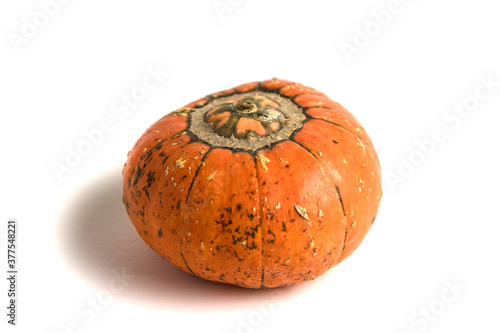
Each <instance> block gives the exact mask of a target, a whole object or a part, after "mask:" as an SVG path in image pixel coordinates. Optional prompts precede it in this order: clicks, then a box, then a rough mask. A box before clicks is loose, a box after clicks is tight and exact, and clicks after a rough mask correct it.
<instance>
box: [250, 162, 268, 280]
mask: <svg viewBox="0 0 500 333" xmlns="http://www.w3.org/2000/svg"><path fill="white" fill-rule="evenodd" d="M252 157H253V163H254V167H255V174H256V178H257V191H258V193H257V196H256V197H257V207H259V209H258V211H259V224H258V227H259V229H260V269H261V278H260V280H261V281H260V289H263V288H265V286H264V276H265V271H264V233H263V232H262V211H261V208H260V207H261V204H260V203H261V201H262V200H261V198H260V196H261V193H262V191H261V190H260V187H261V186H262V185H261V181H260V174H259V168H257V153H255V154H252Z"/></svg>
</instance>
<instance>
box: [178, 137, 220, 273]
mask: <svg viewBox="0 0 500 333" xmlns="http://www.w3.org/2000/svg"><path fill="white" fill-rule="evenodd" d="M212 148H213V147H211V146H210V148H209V149H208V150H207V152H206V153H205V155H203V157H202V158H201V159H200V165H198V168H197V169H196V171H195V173H194V176H193V180H192V181H191V184H189V189H188V192H187V195H186V201H185V202H184V210H183V213H184V217H183V218H182V227H181V237H180V238H181V244H180V248H181V257H182V259H184V264H186V267H187V269H188V270H189V271H190V272H191V273H192V274H193V275H196V274H195V273H194V272H193V271H192V270H191V268H190V267H189V265H188V263H187V260H186V258H185V257H184V250H183V248H184V246H183V245H184V242H183V239H184V237H185V236H184V232H185V222H184V219H185V216H186V215H185V212H186V211H187V208H188V205H187V203H188V200H189V196H190V194H191V189H192V188H193V184H194V183H195V181H196V178H197V177H198V173H199V172H200V169H201V167H202V166H203V165H204V162H205V160H206V159H207V156H208V154H209V153H210V152H211V151H212Z"/></svg>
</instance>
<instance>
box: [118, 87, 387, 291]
mask: <svg viewBox="0 0 500 333" xmlns="http://www.w3.org/2000/svg"><path fill="white" fill-rule="evenodd" d="M381 196H382V189H381V171H380V163H379V160H378V157H377V154H376V152H375V149H374V147H373V144H372V142H371V140H370V138H369V137H368V135H367V134H366V132H365V130H364V129H363V127H362V126H361V125H360V124H359V123H358V121H357V120H356V119H355V118H354V117H353V116H352V115H351V114H350V113H349V112H348V111H347V110H346V109H344V108H343V107H342V106H341V105H340V104H338V103H336V102H333V101H332V100H330V99H329V98H328V97H326V96H325V95H324V94H323V93H320V92H318V91H316V90H315V89H313V88H309V87H306V86H303V85H301V84H298V83H294V82H290V81H285V80H280V79H276V78H274V79H272V80H267V81H263V82H252V83H247V84H243V85H240V86H238V87H236V88H233V89H228V90H224V91H221V92H218V93H215V94H211V95H208V96H207V97H204V98H202V99H200V100H197V101H194V102H192V103H190V104H188V105H186V106H185V107H183V108H181V109H179V110H176V111H174V112H172V113H169V114H167V115H166V116H164V117H163V118H161V119H160V120H158V121H157V122H156V123H155V124H153V125H152V126H151V127H150V128H149V129H148V130H147V131H146V132H145V133H144V134H143V135H142V136H141V137H140V139H139V140H138V141H137V142H136V144H135V145H134V147H133V148H132V150H131V151H130V152H129V154H128V159H127V162H126V163H125V166H124V170H123V202H124V204H125V207H126V209H127V213H128V215H129V217H130V219H131V221H132V223H133V224H134V226H135V228H136V229H137V231H138V233H139V234H140V236H141V237H142V239H143V240H144V241H145V242H146V243H147V244H149V246H150V247H151V248H152V249H153V250H154V251H156V252H157V253H158V254H160V255H161V256H162V257H163V258H165V259H167V260H168V261H170V262H171V263H172V264H173V265H175V266H176V267H178V268H179V269H181V270H183V271H185V272H187V273H190V274H194V275H196V276H199V277H201V278H204V279H207V280H212V281H218V282H223V283H229V284H234V285H238V286H242V287H246V288H255V289H259V288H273V287H280V286H287V285H293V284H297V283H300V282H303V281H308V280H313V279H314V278H316V277H318V276H320V275H321V274H323V273H325V272H326V271H327V270H328V269H329V268H331V267H333V266H335V265H337V264H338V263H340V262H341V261H342V260H344V259H345V258H347V257H348V256H349V255H351V254H352V253H353V251H354V250H355V249H356V248H357V247H358V246H359V245H360V243H361V241H362V240H363V238H364V237H365V235H366V233H367V232H368V230H370V228H371V226H372V224H373V221H374V220H375V216H376V214H377V211H378V207H379V203H380V198H381Z"/></svg>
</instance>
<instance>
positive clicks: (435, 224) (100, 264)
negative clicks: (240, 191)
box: [0, 0, 500, 333]
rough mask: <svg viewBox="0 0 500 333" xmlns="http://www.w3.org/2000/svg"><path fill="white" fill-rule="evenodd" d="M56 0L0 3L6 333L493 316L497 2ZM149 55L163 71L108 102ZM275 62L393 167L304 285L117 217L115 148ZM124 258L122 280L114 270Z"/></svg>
mask: <svg viewBox="0 0 500 333" xmlns="http://www.w3.org/2000/svg"><path fill="white" fill-rule="evenodd" d="M48 2H50V1H49V0H42V1H41V2H38V1H34V0H33V1H31V0H30V1H15V2H14V1H2V4H1V5H0V29H1V42H0V52H1V53H0V57H1V61H0V97H1V98H0V110H1V114H2V120H1V121H0V126H1V128H0V133H1V134H0V135H1V140H0V142H1V147H2V149H1V151H2V162H1V172H0V177H1V178H0V184H1V190H0V196H1V201H0V209H1V211H0V218H1V220H2V224H1V225H2V227H1V236H2V238H1V241H2V244H1V252H2V254H0V258H2V264H1V266H2V267H3V268H2V270H3V271H4V272H5V270H6V268H5V264H6V263H5V261H6V260H5V258H6V228H5V224H6V221H7V219H8V218H17V219H18V221H19V228H18V247H19V250H18V267H19V272H20V274H19V280H18V325H17V326H16V327H11V325H7V323H6V321H7V317H6V315H5V314H6V312H7V310H6V309H5V307H6V304H7V301H8V300H7V295H6V294H7V284H6V279H5V278H2V279H1V280H2V281H3V282H2V283H1V284H0V285H1V288H2V289H1V290H0V295H1V296H0V304H1V308H2V309H3V310H1V311H0V312H1V313H0V318H2V319H1V324H0V325H1V327H2V329H1V330H2V332H5V330H4V328H5V327H7V328H8V332H54V333H60V332H120V331H132V330H136V331H138V330H141V331H146V332H288V331H291V332H394V333H401V332H407V333H413V332H473V331H474V332H499V330H500V323H499V321H498V313H499V311H500V305H499V304H500V303H499V302H498V300H499V297H500V287H499V284H498V281H500V273H499V269H498V263H499V261H498V254H499V253H500V251H499V250H500V243H499V242H498V237H499V236H498V235H499V232H500V227H499V222H500V218H499V214H498V206H499V204H500V203H499V199H500V196H499V194H498V187H499V185H500V180H499V177H498V170H499V169H500V168H499V167H500V162H499V158H498V154H499V146H498V140H499V135H498V123H499V121H500V116H499V109H500V86H499V83H498V82H500V40H499V37H498V32H499V31H500V20H499V19H498V12H499V11H498V8H495V6H494V4H495V2H494V1H491V0H475V1H451V0H449V1H429V0H420V1H417V0H414V1H410V0H401V1H400V2H399V6H396V7H395V8H396V10H394V8H393V7H392V5H390V1H387V0H385V1H381V0H377V1H367V0H363V1H347V0H342V1H307V2H306V1H289V0H288V1H264V0H238V1H237V0H232V1H230V0H221V1H219V2H218V3H219V6H223V5H224V4H226V6H229V7H226V11H224V12H221V11H219V12H218V11H217V9H216V8H215V7H214V1H213V0H204V1H201V0H199V1H164V0H163V1H160V0H157V1H153V0H151V1H109V0H100V1H95V0H91V1H76V0H74V1H67V3H66V4H62V0H61V4H59V5H58V8H57V9H56V8H55V7H53V6H52V7H50V8H51V10H52V12H53V13H52V16H51V17H49V19H48V20H47V21H46V22H44V15H45V14H43V11H42V7H41V5H40V3H42V4H43V3H48ZM52 3H54V2H53V1H52ZM215 3H217V2H215ZM220 3H222V5H220ZM220 8H222V7H220ZM387 8H390V9H392V10H393V14H391V16H390V18H388V17H387V15H386V16H384V15H379V20H382V21H380V22H381V23H377V20H376V19H375V16H377V15H374V14H373V12H375V13H381V11H382V13H385V12H383V10H387ZM221 10H222V9H221ZM40 13H42V14H40ZM45 16H46V15H45ZM27 22H28V23H27ZM29 22H31V23H33V22H35V23H36V24H37V25H38V26H39V27H38V28H37V27H36V26H35V29H36V30H33V29H31V30H30V29H29V27H27V25H29V24H30V23H29ZM365 29H368V33H369V35H370V36H368V37H363V36H362V35H361V33H360V32H359V31H363V30H365ZM23 33H24V35H23ZM23 38H24V39H23ZM20 40H21V41H22V42H20ZM16 41H17V43H16ZM347 44H349V45H351V47H356V48H357V49H356V53H354V54H351V55H350V56H349V55H347V56H346V54H345V53H344V52H343V51H342V47H344V48H346V47H348V46H346V45H347ZM351 50H352V49H351ZM146 68H152V69H155V68H159V69H160V70H161V71H164V72H168V75H167V76H166V77H164V78H163V81H162V82H161V84H159V85H158V87H157V88H156V89H154V90H153V91H150V92H148V94H147V97H146V98H145V99H144V100H143V101H141V102H140V103H138V105H137V106H136V107H135V108H130V109H129V111H130V112H128V113H127V114H126V113H125V111H122V112H119V113H117V112H115V111H116V108H114V107H113V106H115V107H116V105H117V104H115V103H118V102H120V99H121V96H122V95H123V94H130V93H131V91H132V90H133V89H137V86H140V85H141V83H142V80H143V78H144V77H145V76H146V75H147V73H148V72H147V69H146ZM272 77H279V78H282V79H287V80H292V81H297V82H301V83H303V84H305V85H308V86H312V87H315V88H316V89H318V90H320V91H323V92H325V93H326V94H327V95H328V96H329V97H331V98H332V99H333V100H335V101H338V102H340V103H341V104H343V105H344V106H345V107H346V108H347V109H348V110H350V111H351V112H352V113H353V114H354V115H355V116H356V118H357V119H358V120H359V121H360V122H361V123H362V124H363V125H364V127H365V129H366V130H367V131H368V133H369V135H370V136H371V138H372V140H373V142H374V144H375V146H376V148H377V151H378V153H379V156H380V160H381V164H382V168H383V173H384V177H385V178H384V197H383V200H382V204H381V207H380V211H379V215H378V217H377V220H376V222H375V224H374V227H373V228H372V230H371V231H370V233H369V234H368V236H367V237H366V239H365V241H364V242H363V244H362V245H361V246H360V248H359V249H358V250H357V251H356V252H355V253H354V254H353V255H352V256H351V257H350V258H348V259H347V260H346V261H344V262H343V263H342V264H340V265H338V266H337V267H335V268H334V269H332V270H330V271H329V272H328V273H326V274H324V275H323V276H321V277H319V278H317V280H315V281H313V282H308V283H305V284H302V285H299V286H296V287H291V288H281V289H277V290H260V291H259V290H246V289H242V288H238V287H233V286H227V285H222V284H217V283H212V282H206V281H203V280H201V279H198V278H196V277H193V276H190V275H187V274H185V273H183V272H180V271H178V270H177V269H176V268H173V266H171V265H170V264H169V263H168V262H166V261H164V260H162V259H161V258H159V256H158V255H156V254H155V253H154V252H153V251H151V250H150V249H149V248H148V246H147V245H145V244H144V243H143V242H142V241H141V239H140V238H139V236H138V235H137V233H136V231H135V229H134V228H133V226H132V224H131V223H130V222H129V220H128V218H127V216H126V213H125V209H124V208H123V206H122V203H121V200H120V199H121V168H122V166H123V163H124V162H125V159H126V154H127V152H128V150H129V149H130V148H131V147H132V145H133V144H134V142H135V141H136V140H137V138H138V137H139V136H140V135H141V134H142V133H143V132H144V130H145V129H146V128H147V127H148V126H149V125H151V124H152V123H153V122H154V121H156V120H157V119H159V118H160V117H161V116H162V115H164V114H166V113H167V112H170V111H172V110H174V109H177V108H179V107H182V106H184V105H185V104H187V103H188V102H191V101H192V100H195V99H197V98H200V97H202V96H204V95H206V94H209V93H212V92H215V91H218V90H221V89H226V88H230V87H233V86H235V85H238V84H241V83H244V82H250V81H256V80H265V79H270V78H272ZM488 79H489V80H491V81H493V83H494V84H492V85H491V86H489V87H487V86H485V85H484V84H483V83H481V80H488ZM488 88H489V89H490V90H488ZM477 93H479V94H480V95H479V96H480V97H481V98H480V99H479V98H477V96H476V94H477ZM117 101H118V102H117ZM464 103H465V104H466V108H467V109H469V110H470V112H469V111H467V110H466V109H464V110H465V112H464V113H463V116H460V115H459V114H458V113H456V112H455V111H453V110H454V109H453V108H454V106H458V107H460V106H462V108H464V106H463V104H464ZM475 103H476V104H475ZM455 110H457V109H455ZM103 119H109V121H110V122H111V124H112V127H111V129H110V130H109V131H108V133H106V134H104V136H103V138H102V140H101V141H100V142H98V143H97V144H95V145H93V146H92V148H91V151H90V153H89V154H88V155H87V156H84V157H83V158H82V159H81V161H77V162H78V163H76V162H75V163H76V164H77V165H76V166H75V167H72V168H71V172H66V173H64V174H63V175H62V177H61V178H62V179H61V180H60V179H58V176H57V174H56V172H55V171H54V164H55V163H62V164H65V163H66V162H65V160H66V158H67V156H68V151H69V150H68V149H77V147H78V145H82V144H83V143H82V142H84V141H85V140H86V137H85V135H84V132H85V131H87V132H88V131H92V130H94V129H96V128H98V127H99V124H100V123H101V122H102V121H103ZM435 131H438V132H439V131H440V132H441V140H440V142H437V143H433V144H431V143H429V140H430V139H431V138H432V133H433V132H435ZM416 142H425V143H426V145H425V146H424V148H419V145H417V143H416ZM422 149H423V150H425V153H426V154H425V155H424V152H423V151H422ZM403 161H407V162H403ZM408 161H412V162H408ZM397 177H399V178H397ZM123 269H125V270H126V272H127V275H128V280H125V282H124V283H122V285H121V287H120V286H119V287H120V288H117V287H116V284H115V288H110V283H114V282H116V281H115V280H113V279H115V277H114V276H115V275H113V274H116V272H121V271H122V270H123ZM113 271H114V272H115V273H113ZM3 274H4V273H2V276H4V275H3ZM453 284H455V285H458V287H453V288H452V289H450V285H453ZM426 311H427V313H428V314H427V315H425V313H426Z"/></svg>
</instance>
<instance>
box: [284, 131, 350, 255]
mask: <svg viewBox="0 0 500 333" xmlns="http://www.w3.org/2000/svg"><path fill="white" fill-rule="evenodd" d="M292 141H293V142H295V143H296V144H298V145H299V146H300V147H302V148H304V149H305V150H306V151H307V152H308V153H309V154H311V155H312V156H313V157H314V159H315V160H316V161H317V162H318V165H319V166H320V167H321V168H322V169H323V170H325V172H327V173H328V175H329V176H330V178H331V179H332V183H333V184H334V185H335V190H336V192H337V198H338V200H339V202H340V206H341V207H342V213H343V215H344V217H345V216H347V215H346V213H345V207H344V201H343V200H342V196H341V195H340V190H339V187H338V186H337V184H336V183H335V180H334V178H333V176H332V173H331V172H330V170H329V169H328V168H326V167H325V166H324V165H323V162H322V161H321V160H319V159H318V157H317V156H316V155H315V154H314V153H313V152H311V151H310V150H309V149H308V148H307V147H305V146H304V145H302V144H301V143H300V142H298V141H295V140H292ZM344 228H345V235H344V244H343V246H342V251H341V253H340V255H339V258H338V259H337V261H336V263H337V262H339V261H340V259H341V258H342V254H343V253H344V250H345V244H346V240H347V234H348V231H347V225H345V226H344Z"/></svg>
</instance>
